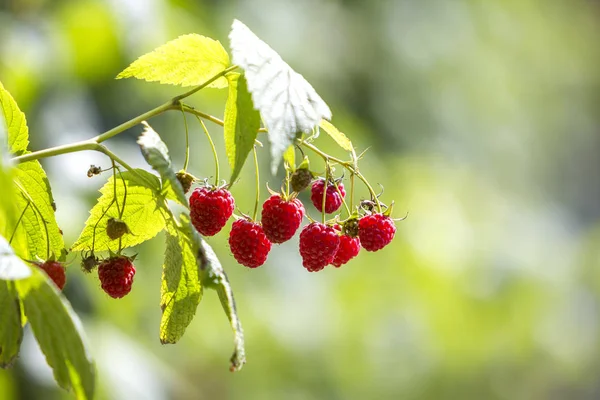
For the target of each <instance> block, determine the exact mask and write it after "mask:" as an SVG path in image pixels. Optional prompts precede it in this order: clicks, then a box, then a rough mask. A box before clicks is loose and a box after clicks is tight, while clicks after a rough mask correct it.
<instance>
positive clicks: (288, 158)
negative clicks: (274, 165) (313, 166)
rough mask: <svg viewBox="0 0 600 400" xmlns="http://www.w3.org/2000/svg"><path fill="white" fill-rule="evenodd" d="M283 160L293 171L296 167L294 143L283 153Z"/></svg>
mask: <svg viewBox="0 0 600 400" xmlns="http://www.w3.org/2000/svg"><path fill="white" fill-rule="evenodd" d="M283 161H285V162H286V163H287V164H288V165H289V166H290V169H291V170H292V171H293V170H294V169H295V168H296V149H295V148H294V145H291V146H290V147H288V148H287V150H286V151H285V152H284V153H283Z"/></svg>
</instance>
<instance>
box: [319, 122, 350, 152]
mask: <svg viewBox="0 0 600 400" xmlns="http://www.w3.org/2000/svg"><path fill="white" fill-rule="evenodd" d="M319 126H320V127H321V129H323V130H324V131H325V132H326V133H327V134H328V135H329V136H331V138H332V139H333V140H335V142H336V143H337V144H338V145H339V146H340V147H341V148H342V149H344V150H346V151H349V152H352V149H353V147H352V142H351V141H350V139H348V137H347V136H346V135H344V133H343V132H340V131H339V130H338V128H336V127H335V126H333V124H332V123H331V122H329V121H326V120H324V119H322V120H321V123H320V124H319Z"/></svg>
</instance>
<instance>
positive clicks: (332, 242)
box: [300, 222, 340, 272]
mask: <svg viewBox="0 0 600 400" xmlns="http://www.w3.org/2000/svg"><path fill="white" fill-rule="evenodd" d="M339 246H340V237H339V236H338V234H337V233H336V231H335V230H334V229H333V228H332V227H330V226H326V225H323V224H321V223H319V222H313V223H312V224H310V225H306V226H305V227H304V229H302V232H301V233H300V255H301V256H302V265H303V266H304V268H306V269H307V270H308V271H309V272H316V271H320V270H322V269H323V268H325V266H326V265H327V264H330V263H331V262H332V261H333V258H334V257H335V253H336V252H337V250H338V247H339Z"/></svg>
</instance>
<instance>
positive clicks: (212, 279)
mask: <svg viewBox="0 0 600 400" xmlns="http://www.w3.org/2000/svg"><path fill="white" fill-rule="evenodd" d="M198 255H199V258H200V269H201V271H202V274H201V281H202V285H203V286H204V287H209V288H211V289H214V290H216V291H217V294H218V295H219V300H220V301H221V306H222V307H223V310H224V311H225V314H226V315H227V318H228V319H229V322H230V324H231V329H232V330H233V335H234V338H233V343H234V350H233V354H232V356H231V359H230V361H231V367H230V369H231V370H232V371H239V370H240V369H241V368H242V367H243V366H244V364H245V363H246V351H245V349H244V330H243V328H242V322H241V321H240V319H239V317H238V315H237V308H236V306H235V299H234V297H233V291H232V290H231V284H230V283H229V279H227V274H225V271H224V270H223V266H222V265H221V263H220V262H219V259H218V258H217V255H216V254H215V252H214V250H213V249H212V247H210V245H209V244H208V243H207V242H206V240H204V239H202V238H201V242H200V249H199V252H198Z"/></svg>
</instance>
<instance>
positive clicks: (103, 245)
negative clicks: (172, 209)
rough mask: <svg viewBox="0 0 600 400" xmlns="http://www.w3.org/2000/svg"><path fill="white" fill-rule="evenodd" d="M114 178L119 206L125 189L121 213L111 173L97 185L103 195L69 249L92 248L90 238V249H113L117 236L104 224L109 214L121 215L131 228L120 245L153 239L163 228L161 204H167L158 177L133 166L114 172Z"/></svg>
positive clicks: (115, 249) (133, 244) (136, 243)
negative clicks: (125, 197)
mask: <svg viewBox="0 0 600 400" xmlns="http://www.w3.org/2000/svg"><path fill="white" fill-rule="evenodd" d="M123 181H124V182H125V184H123ZM116 182H117V186H116V187H117V201H118V202H119V207H122V206H123V197H124V195H125V191H127V199H126V201H125V209H124V212H123V215H122V216H119V211H118V209H117V202H116V201H113V200H114V198H115V196H114V188H115V186H114V179H113V177H112V176H111V177H110V178H109V179H108V182H106V184H105V185H104V186H103V187H102V188H101V189H100V193H101V194H102V195H101V196H100V198H99V199H98V202H97V203H96V205H95V206H94V207H93V208H92V210H91V211H90V217H89V218H88V220H87V221H86V223H85V227H84V228H83V231H82V232H81V235H79V239H77V241H76V242H75V244H74V245H73V248H72V250H74V251H82V250H91V249H92V242H94V245H93V249H94V250H95V251H108V250H109V249H111V250H112V251H115V252H116V251H117V248H118V246H119V240H111V239H110V238H109V237H108V235H107V234H106V224H107V221H108V219H109V218H111V217H112V218H119V217H120V218H119V219H121V220H123V221H124V222H125V223H126V224H127V226H128V228H129V231H130V232H131V233H130V234H127V233H126V234H124V235H123V236H122V237H121V245H122V247H123V248H126V247H131V246H135V245H138V244H140V243H143V242H145V241H146V240H149V239H152V238H153V237H154V236H156V235H157V234H158V233H159V232H160V231H162V230H163V229H164V228H165V218H164V212H165V210H164V207H166V206H165V204H164V199H163V198H162V197H161V195H160V181H159V180H158V178H157V177H156V176H154V175H152V174H151V173H149V172H146V171H144V170H142V169H134V170H133V172H131V171H125V172H123V173H121V174H117V179H116ZM94 228H95V229H94ZM94 232H95V240H94Z"/></svg>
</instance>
